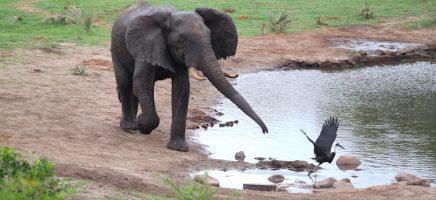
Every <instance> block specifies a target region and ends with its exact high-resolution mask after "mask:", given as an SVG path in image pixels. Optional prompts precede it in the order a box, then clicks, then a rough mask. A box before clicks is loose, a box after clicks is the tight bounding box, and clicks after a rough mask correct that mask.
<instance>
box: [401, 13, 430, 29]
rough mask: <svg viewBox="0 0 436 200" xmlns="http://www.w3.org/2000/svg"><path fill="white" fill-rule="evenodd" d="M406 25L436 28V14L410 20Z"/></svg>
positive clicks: (409, 26) (408, 26)
mask: <svg viewBox="0 0 436 200" xmlns="http://www.w3.org/2000/svg"><path fill="white" fill-rule="evenodd" d="M405 26H406V27H407V28H436V16H435V17H427V18H424V19H421V20H418V21H413V22H408V23H406V25H405Z"/></svg>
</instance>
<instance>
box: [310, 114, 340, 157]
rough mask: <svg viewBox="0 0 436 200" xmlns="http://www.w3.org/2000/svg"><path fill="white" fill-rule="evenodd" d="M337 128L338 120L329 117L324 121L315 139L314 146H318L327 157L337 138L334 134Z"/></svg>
mask: <svg viewBox="0 0 436 200" xmlns="http://www.w3.org/2000/svg"><path fill="white" fill-rule="evenodd" d="M338 127H339V122H338V119H337V118H335V117H330V118H329V119H327V120H325V122H324V124H323V126H322V130H321V133H320V134H319V136H318V139H316V142H315V144H316V145H318V146H319V148H320V149H321V150H322V151H323V153H324V154H326V155H329V154H330V152H331V148H332V145H333V142H335V139H336V136H337V134H336V132H337V131H338Z"/></svg>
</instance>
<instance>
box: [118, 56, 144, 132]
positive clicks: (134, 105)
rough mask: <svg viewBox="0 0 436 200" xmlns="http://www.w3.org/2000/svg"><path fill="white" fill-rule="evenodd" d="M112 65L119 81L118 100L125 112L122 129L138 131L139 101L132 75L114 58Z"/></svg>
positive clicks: (121, 121)
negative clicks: (134, 90) (134, 93)
mask: <svg viewBox="0 0 436 200" xmlns="http://www.w3.org/2000/svg"><path fill="white" fill-rule="evenodd" d="M112 63H113V65H114V70H115V79H116V81H117V91H118V99H119V100H120V102H121V110H122V112H123V114H122V116H121V120H120V127H121V128H122V129H123V130H137V129H138V128H137V125H136V113H137V112H138V100H137V98H136V97H135V96H134V95H133V83H132V75H131V74H130V73H129V72H128V71H127V70H126V69H125V68H124V67H123V66H122V65H121V63H120V62H119V61H118V59H116V57H115V56H112Z"/></svg>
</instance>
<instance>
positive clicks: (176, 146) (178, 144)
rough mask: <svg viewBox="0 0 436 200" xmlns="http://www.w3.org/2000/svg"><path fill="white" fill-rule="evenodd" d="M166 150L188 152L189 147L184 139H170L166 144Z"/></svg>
mask: <svg viewBox="0 0 436 200" xmlns="http://www.w3.org/2000/svg"><path fill="white" fill-rule="evenodd" d="M167 148H168V149H171V150H174V151H182V152H187V151H189V146H188V144H187V143H186V141H185V140H184V139H171V140H170V141H169V142H168V144H167Z"/></svg>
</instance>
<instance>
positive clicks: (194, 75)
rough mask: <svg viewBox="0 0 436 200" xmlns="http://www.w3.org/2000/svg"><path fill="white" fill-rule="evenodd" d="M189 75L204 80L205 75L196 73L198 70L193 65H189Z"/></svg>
mask: <svg viewBox="0 0 436 200" xmlns="http://www.w3.org/2000/svg"><path fill="white" fill-rule="evenodd" d="M189 75H191V76H192V77H193V78H195V79H197V80H199V81H203V80H206V77H204V76H203V75H200V74H198V70H197V69H195V68H194V67H189Z"/></svg>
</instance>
